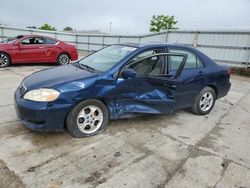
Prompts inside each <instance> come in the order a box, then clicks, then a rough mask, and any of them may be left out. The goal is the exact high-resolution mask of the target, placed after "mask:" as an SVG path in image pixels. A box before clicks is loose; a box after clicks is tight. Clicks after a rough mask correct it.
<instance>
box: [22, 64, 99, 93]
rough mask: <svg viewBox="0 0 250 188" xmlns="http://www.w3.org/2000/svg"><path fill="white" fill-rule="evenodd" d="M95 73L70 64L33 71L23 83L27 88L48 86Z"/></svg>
mask: <svg viewBox="0 0 250 188" xmlns="http://www.w3.org/2000/svg"><path fill="white" fill-rule="evenodd" d="M95 75H97V73H93V72H89V71H87V70H83V69H81V68H78V67H76V66H74V65H72V64H69V65H62V66H59V67H55V68H51V69H46V70H42V71H38V72H35V73H33V74H31V75H30V76H28V77H26V78H25V79H24V80H23V85H24V86H25V87H26V88H27V89H28V90H31V89H37V88H42V87H44V88H50V87H53V86H56V85H59V84H63V83H68V82H70V81H74V80H79V79H84V78H88V77H92V76H95Z"/></svg>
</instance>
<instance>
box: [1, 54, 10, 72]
mask: <svg viewBox="0 0 250 188" xmlns="http://www.w3.org/2000/svg"><path fill="white" fill-rule="evenodd" d="M9 65H10V57H9V56H8V55H7V54H6V53H4V52H0V68H3V67H8V66H9Z"/></svg>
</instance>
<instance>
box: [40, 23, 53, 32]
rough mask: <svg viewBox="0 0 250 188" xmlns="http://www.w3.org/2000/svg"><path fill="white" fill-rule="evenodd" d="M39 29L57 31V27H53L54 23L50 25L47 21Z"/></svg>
mask: <svg viewBox="0 0 250 188" xmlns="http://www.w3.org/2000/svg"><path fill="white" fill-rule="evenodd" d="M39 29H42V30H48V31H56V28H55V27H53V26H52V25H49V24H47V23H45V24H43V25H42V26H41V27H39Z"/></svg>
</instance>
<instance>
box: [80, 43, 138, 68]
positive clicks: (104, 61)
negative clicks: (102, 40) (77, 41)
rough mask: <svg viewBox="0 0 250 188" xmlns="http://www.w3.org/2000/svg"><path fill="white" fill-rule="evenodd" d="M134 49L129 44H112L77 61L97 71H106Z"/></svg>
mask: <svg viewBox="0 0 250 188" xmlns="http://www.w3.org/2000/svg"><path fill="white" fill-rule="evenodd" d="M134 50H136V48H135V47H131V46H123V45H112V46H109V47H106V48H103V49H102V50H100V51H97V52H95V53H93V54H91V55H89V56H87V57H86V58H83V59H82V60H80V61H79V62H78V63H79V65H80V66H81V65H83V66H84V65H85V66H88V67H90V68H93V69H95V70H97V71H106V70H108V69H110V68H111V67H113V66H114V65H115V64H116V63H118V62H119V61H121V60H122V59H123V58H124V57H125V56H127V55H128V54H130V53H131V52H133V51H134Z"/></svg>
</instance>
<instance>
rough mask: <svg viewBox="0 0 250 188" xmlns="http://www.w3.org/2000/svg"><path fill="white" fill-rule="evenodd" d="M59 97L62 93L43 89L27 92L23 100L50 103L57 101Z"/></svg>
mask: <svg viewBox="0 0 250 188" xmlns="http://www.w3.org/2000/svg"><path fill="white" fill-rule="evenodd" d="M59 95H60V93H59V92H58V91H56V90H54V89H46V88H41V89H35V90H31V91H29V92H27V93H26V94H25V95H24V97H23V98H24V99H27V100H31V101H39V102H50V101H54V100H56V99H57V98H58V96H59Z"/></svg>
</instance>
